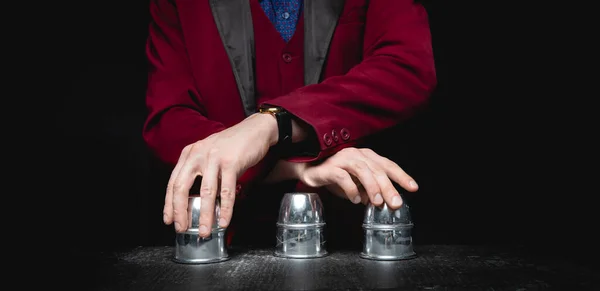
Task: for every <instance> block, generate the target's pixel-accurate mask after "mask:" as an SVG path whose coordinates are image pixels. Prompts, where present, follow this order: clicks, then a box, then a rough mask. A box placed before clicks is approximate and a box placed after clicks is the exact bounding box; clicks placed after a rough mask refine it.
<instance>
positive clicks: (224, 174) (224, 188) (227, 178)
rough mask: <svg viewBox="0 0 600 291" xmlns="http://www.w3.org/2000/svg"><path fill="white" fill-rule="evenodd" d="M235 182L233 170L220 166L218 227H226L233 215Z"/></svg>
mask: <svg viewBox="0 0 600 291" xmlns="http://www.w3.org/2000/svg"><path fill="white" fill-rule="evenodd" d="M235 184H236V174H235V172H233V171H232V170H230V169H229V168H221V192H220V196H221V209H220V211H219V227H227V226H228V225H229V222H230V221H231V218H232V217H233V206H234V204H235V186H236V185H235Z"/></svg>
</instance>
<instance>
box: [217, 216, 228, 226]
mask: <svg viewBox="0 0 600 291" xmlns="http://www.w3.org/2000/svg"><path fill="white" fill-rule="evenodd" d="M219 226H220V227H226V226H227V220H225V218H220V219H219Z"/></svg>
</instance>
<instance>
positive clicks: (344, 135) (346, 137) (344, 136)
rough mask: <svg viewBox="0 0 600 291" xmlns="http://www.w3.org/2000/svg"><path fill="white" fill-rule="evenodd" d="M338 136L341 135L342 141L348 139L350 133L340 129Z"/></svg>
mask: <svg viewBox="0 0 600 291" xmlns="http://www.w3.org/2000/svg"><path fill="white" fill-rule="evenodd" d="M340 134H341V135H342V139H343V140H348V139H350V132H348V129H346V128H342V130H340Z"/></svg>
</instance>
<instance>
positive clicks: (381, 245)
mask: <svg viewBox="0 0 600 291" xmlns="http://www.w3.org/2000/svg"><path fill="white" fill-rule="evenodd" d="M362 226H363V230H364V234H365V237H364V242H363V251H362V252H361V254H360V256H361V257H362V258H365V259H372V260H384V261H390V260H405V259H410V258H414V257H415V256H416V255H417V254H416V253H415V252H414V250H413V245H412V235H411V232H412V228H413V223H412V220H411V218H410V211H409V209H408V205H407V204H406V203H404V204H402V206H401V207H400V208H399V209H396V210H392V209H390V208H388V206H387V205H386V204H385V203H384V204H383V205H382V206H381V207H377V206H375V205H373V204H371V203H369V205H367V208H366V210H365V216H364V220H363V225H362Z"/></svg>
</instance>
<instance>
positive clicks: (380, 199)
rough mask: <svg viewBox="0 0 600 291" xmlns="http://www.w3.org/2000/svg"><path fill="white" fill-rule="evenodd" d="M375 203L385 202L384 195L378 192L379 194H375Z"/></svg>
mask: <svg viewBox="0 0 600 291" xmlns="http://www.w3.org/2000/svg"><path fill="white" fill-rule="evenodd" d="M373 203H375V204H381V203H383V197H381V194H379V193H377V195H375V198H374V199H373Z"/></svg>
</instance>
